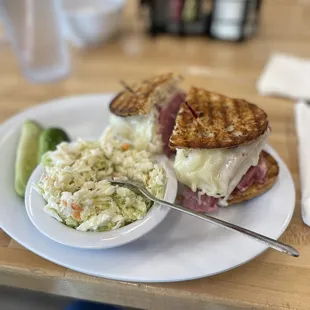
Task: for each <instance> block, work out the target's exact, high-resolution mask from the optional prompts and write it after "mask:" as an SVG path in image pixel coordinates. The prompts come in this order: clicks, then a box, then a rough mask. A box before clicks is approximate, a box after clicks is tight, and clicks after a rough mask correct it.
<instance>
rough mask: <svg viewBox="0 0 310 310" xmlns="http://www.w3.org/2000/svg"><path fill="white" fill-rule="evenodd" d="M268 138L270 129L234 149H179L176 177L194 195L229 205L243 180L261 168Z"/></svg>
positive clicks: (175, 166) (176, 158) (175, 165)
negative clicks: (250, 171) (261, 157)
mask: <svg viewBox="0 0 310 310" xmlns="http://www.w3.org/2000/svg"><path fill="white" fill-rule="evenodd" d="M268 136H269V129H268V130H267V131H266V132H265V133H264V134H263V135H261V136H260V137H259V138H258V139H256V140H254V141H252V142H251V143H249V144H245V145H240V146H239V147H237V148H233V149H177V153H176V157H175V162H174V169H175V172H176V176H177V178H178V180H179V181H180V182H182V183H183V184H185V185H187V186H189V187H190V188H191V189H192V191H194V192H195V191H197V190H200V191H202V192H203V193H205V194H207V195H209V196H212V197H221V198H223V199H221V204H222V205H225V204H226V201H227V199H228V197H229V196H230V194H231V193H232V191H233V190H234V189H235V187H236V186H237V185H238V183H239V182H240V180H241V178H242V176H243V175H244V174H245V173H246V172H247V171H248V169H249V168H250V167H251V166H256V165H257V164H258V160H259V154H260V152H261V151H262V149H263V147H264V145H265V144H266V140H267V138H268Z"/></svg>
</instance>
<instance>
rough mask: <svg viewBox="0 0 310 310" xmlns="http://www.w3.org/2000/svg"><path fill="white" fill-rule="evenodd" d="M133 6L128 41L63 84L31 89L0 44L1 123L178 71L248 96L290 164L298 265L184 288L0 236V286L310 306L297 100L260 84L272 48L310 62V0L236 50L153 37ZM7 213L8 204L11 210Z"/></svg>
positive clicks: (91, 56) (199, 303)
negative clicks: (120, 275)
mask: <svg viewBox="0 0 310 310" xmlns="http://www.w3.org/2000/svg"><path fill="white" fill-rule="evenodd" d="M133 3H134V2H132V1H129V5H128V8H127V10H126V19H125V24H126V26H127V27H126V31H125V32H124V34H123V36H122V37H121V39H120V40H118V41H115V42H112V43H110V44H109V45H106V46H103V47H101V48H98V49H94V50H91V51H88V52H83V51H72V57H73V65H74V68H73V71H72V74H71V76H70V77H69V78H68V79H67V80H64V81H60V82H57V83H55V84H50V85H32V84H29V83H28V82H27V81H26V80H24V79H23V77H21V76H20V72H19V70H18V67H17V64H16V61H15V58H14V57H13V55H12V53H11V52H10V50H9V48H8V47H6V46H5V45H2V46H1V47H0V66H1V70H0V117H1V120H5V119H6V118H8V117H10V116H12V115H13V114H15V113H17V112H19V111H21V110H23V109H24V108H26V107H28V106H30V105H36V104H39V103H40V102H43V101H46V100H49V99H52V98H55V97H62V96H69V95H77V94H84V93H98V92H105V91H114V90H117V89H119V82H118V81H119V79H120V78H122V79H124V80H126V81H132V80H139V79H141V78H144V77H147V76H150V75H153V74H157V73H161V72H166V71H177V72H180V73H181V74H182V75H184V76H185V77H186V84H187V86H189V85H193V84H194V85H198V86H202V87H205V88H207V89H209V90H213V91H218V92H222V93H224V94H227V95H231V96H236V97H243V98H245V99H247V100H249V101H251V102H254V103H256V104H258V105H259V106H261V107H262V108H264V109H265V110H266V111H267V113H268V114H269V118H270V122H271V125H272V129H273V132H272V136H271V138H270V143H271V145H272V146H273V147H274V148H275V149H276V150H277V151H278V152H279V153H280V155H281V156H282V158H283V160H284V161H285V163H286V164H287V165H288V167H289V169H290V171H291V173H292V175H293V177H294V181H295V184H296V189H297V204H296V210H295V214H294V217H293V219H292V222H291V224H290V226H289V227H288V229H287V231H286V232H285V233H284V235H283V236H282V238H281V240H282V241H284V242H287V243H290V244H292V245H293V246H295V247H296V248H297V249H299V251H300V254H301V256H300V258H298V259H295V258H291V257H288V256H286V255H282V254H279V253H277V252H275V251H272V250H268V251H267V252H265V253H264V254H263V255H261V256H260V257H258V258H256V259H254V260H253V261H252V262H250V263H248V264H246V265H244V266H242V267H239V268H237V269H235V270H232V271H229V272H226V273H223V274H220V275H217V276H213V277H210V278H205V279H201V280H195V281H188V282H182V283H167V284H155V285H153V284H152V285H150V284H134V283H124V282H117V281H110V280H105V279H99V278H95V277H91V276H86V275H82V274H80V273H77V272H73V271H71V270H68V269H66V268H63V267H60V266H57V265H55V264H53V263H50V262H48V261H46V260H44V259H43V258H40V257H39V256H36V255H35V254H32V253H31V252H30V251H28V250H26V249H24V248H23V247H21V246H20V245H19V244H17V243H16V242H15V241H14V240H12V239H10V237H9V236H7V235H6V234H5V233H3V232H1V231H0V284H5V285H11V286H14V287H21V288H27V289H31V290H38V291H43V292H49V293H54V294H59V295H67V296H73V297H77V298H85V299H91V300H97V301H104V302H109V303H114V304H120V305H126V306H132V307H138V308H148V309H150V308H151V309H186V310H188V309H195V310H196V309H241V308H250V309H260V308H268V309H310V294H309V292H310V235H309V234H310V228H308V227H306V226H305V225H304V224H303V223H302V221H301V217H300V198H299V197H300V194H299V189H300V188H299V179H298V162H297V148H296V136H295V130H294V118H293V104H292V102H290V101H288V100H284V99H277V98H264V97H261V96H259V95H258V94H257V91H256V88H255V83H256V81H257V78H258V76H259V75H260V73H261V71H262V69H263V66H264V64H265V63H266V61H267V59H268V56H269V55H270V54H271V53H272V52H274V51H280V52H286V53H291V54H294V55H298V56H303V57H310V18H309V16H310V3H309V1H298V2H297V1H290V0H273V1H265V6H264V7H263V16H262V26H261V29H260V33H259V35H258V36H257V37H256V38H255V39H253V40H251V41H250V42H248V43H245V44H241V45H237V44H230V43H220V42H211V41H208V40H206V39H201V38H186V39H178V38H170V37H161V38H158V39H156V40H151V39H149V38H148V37H146V36H144V35H143V34H142V32H141V25H139V23H138V22H135V23H133V19H132V18H131V16H132V15H133V14H134V11H135V7H134V5H133ZM7 207H8V208H9V207H10V206H7Z"/></svg>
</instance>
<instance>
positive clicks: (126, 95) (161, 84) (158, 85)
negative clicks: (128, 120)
mask: <svg viewBox="0 0 310 310" xmlns="http://www.w3.org/2000/svg"><path fill="white" fill-rule="evenodd" d="M180 81H181V76H180V75H178V74H176V73H167V74H162V75H157V76H155V77H152V78H150V79H147V80H144V81H142V82H139V83H136V84H133V85H129V88H127V89H125V90H124V91H122V92H121V93H119V94H118V95H117V96H116V97H115V98H114V99H113V100H112V101H111V103H110V111H111V112H112V113H113V114H115V115H118V116H134V115H146V114H148V113H149V112H150V111H151V109H152V108H153V107H154V106H155V105H158V104H163V105H164V104H165V103H167V102H168V101H169V100H170V99H171V97H172V96H173V95H175V94H176V92H178V85H179V83H180ZM131 90H132V91H131Z"/></svg>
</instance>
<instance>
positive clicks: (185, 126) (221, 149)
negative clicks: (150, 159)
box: [170, 87, 279, 212]
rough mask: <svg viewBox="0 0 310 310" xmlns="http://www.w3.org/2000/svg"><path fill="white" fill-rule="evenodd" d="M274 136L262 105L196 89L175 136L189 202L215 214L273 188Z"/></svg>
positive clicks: (182, 111)
mask: <svg viewBox="0 0 310 310" xmlns="http://www.w3.org/2000/svg"><path fill="white" fill-rule="evenodd" d="M269 134H270V127H269V123H268V118H267V114H266V113H265V112H264V111H263V110H262V109H260V108H259V107H257V106H256V105H254V104H251V103H249V102H247V101H245V100H241V99H232V98H229V97H226V96H223V95H220V94H217V93H213V92H209V91H206V90H204V89H201V88H196V87H192V88H191V89H190V91H189V93H188V95H187V98H186V103H185V102H184V103H183V104H182V105H181V108H180V110H179V112H178V115H177V119H176V125H175V127H174V130H173V133H172V135H171V138H170V146H171V148H173V149H176V157H175V162H174V169H175V172H176V175H177V178H178V180H179V181H180V182H181V183H183V184H184V185H185V188H184V200H183V205H184V206H185V207H188V208H190V209H193V210H195V211H199V212H209V211H213V210H216V208H217V206H228V205H231V204H235V203H240V202H243V201H246V200H249V199H251V198H254V197H256V196H258V195H260V194H262V193H264V192H266V191H267V190H268V189H270V188H271V187H272V186H273V184H274V183H275V182H276V180H277V177H278V174H279V166H278V164H277V162H276V161H275V159H274V158H273V157H272V156H271V155H270V154H268V153H267V152H265V151H263V148H264V146H265V144H266V142H267V138H268V136H269Z"/></svg>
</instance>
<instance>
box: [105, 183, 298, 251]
mask: <svg viewBox="0 0 310 310" xmlns="http://www.w3.org/2000/svg"><path fill="white" fill-rule="evenodd" d="M107 181H108V182H110V183H111V184H112V185H119V186H123V187H127V188H128V189H131V190H132V191H134V192H136V193H138V194H142V195H143V196H145V197H146V198H148V199H150V200H152V201H154V202H157V203H159V204H161V205H165V206H168V207H170V208H172V209H174V210H177V211H180V212H183V213H185V214H188V215H191V216H194V217H197V218H199V219H201V220H204V221H206V222H208V223H212V224H214V225H217V226H220V227H223V228H225V229H228V230H231V231H235V232H238V233H240V234H242V235H245V236H248V237H250V238H252V239H254V240H256V241H259V242H261V243H263V244H265V245H267V246H268V247H270V248H272V249H274V250H277V251H279V252H282V253H285V254H288V255H291V256H294V257H298V256H299V252H298V251H297V250H296V249H294V248H293V247H291V246H290V245H288V244H285V243H282V242H280V241H277V240H275V239H272V238H269V237H267V236H264V235H261V234H258V233H256V232H254V231H251V230H249V229H246V228H243V227H240V226H238V225H235V224H232V223H229V222H225V221H223V220H220V219H217V218H215V217H213V216H210V215H207V214H200V213H197V212H194V211H192V210H189V209H186V208H184V207H182V206H179V205H176V204H173V203H170V202H168V201H164V200H161V199H158V198H157V197H155V196H154V195H152V194H151V193H150V192H149V191H148V190H147V189H145V188H144V187H143V185H141V184H140V183H138V182H135V181H130V180H107Z"/></svg>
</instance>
